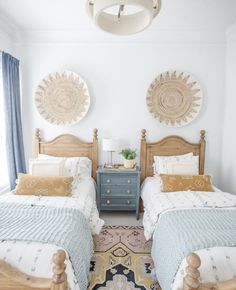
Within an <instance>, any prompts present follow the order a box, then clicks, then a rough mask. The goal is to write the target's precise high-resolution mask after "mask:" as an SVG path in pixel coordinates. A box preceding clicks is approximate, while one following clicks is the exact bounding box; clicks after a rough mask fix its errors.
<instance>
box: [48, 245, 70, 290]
mask: <svg viewBox="0 0 236 290" xmlns="http://www.w3.org/2000/svg"><path fill="white" fill-rule="evenodd" d="M65 259H66V253H65V251H63V250H58V251H57V252H56V253H55V254H54V255H53V258H52V260H53V263H54V266H53V277H52V285H51V290H68V285H67V275H66V273H65V269H66V264H65Z"/></svg>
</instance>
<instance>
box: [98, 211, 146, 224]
mask: <svg viewBox="0 0 236 290" xmlns="http://www.w3.org/2000/svg"><path fill="white" fill-rule="evenodd" d="M100 217H101V219H103V220H104V221H105V225H107V226H108V225H111V226H142V225H143V223H142V217H143V215H142V214H140V218H139V220H138V221H137V220H136V215H135V213H132V212H101V214H100Z"/></svg>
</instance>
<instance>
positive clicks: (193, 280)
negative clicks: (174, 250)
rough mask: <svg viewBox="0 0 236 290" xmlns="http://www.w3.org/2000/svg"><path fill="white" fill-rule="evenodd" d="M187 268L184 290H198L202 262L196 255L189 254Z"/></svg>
mask: <svg viewBox="0 0 236 290" xmlns="http://www.w3.org/2000/svg"><path fill="white" fill-rule="evenodd" d="M186 260H187V264H188V266H187V267H186V273H187V275H186V276H185V278H184V287H183V289H184V290H197V289H199V287H200V282H199V277H200V273H199V271H198V268H199V267H200V265H201V260H200V258H199V257H198V255H196V254H195V253H190V254H188V256H187V258H186Z"/></svg>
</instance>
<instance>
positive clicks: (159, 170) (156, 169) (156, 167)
mask: <svg viewBox="0 0 236 290" xmlns="http://www.w3.org/2000/svg"><path fill="white" fill-rule="evenodd" d="M191 157H193V153H192V152H190V153H187V154H183V155H176V156H174V155H172V156H154V157H153V158H154V163H153V174H154V175H156V174H167V169H166V162H170V161H173V162H180V161H184V160H189V159H190V158H191Z"/></svg>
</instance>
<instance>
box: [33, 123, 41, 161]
mask: <svg viewBox="0 0 236 290" xmlns="http://www.w3.org/2000/svg"><path fill="white" fill-rule="evenodd" d="M40 141H41V140H40V130H39V128H36V129H35V137H34V154H35V158H38V155H39V147H40Z"/></svg>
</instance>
